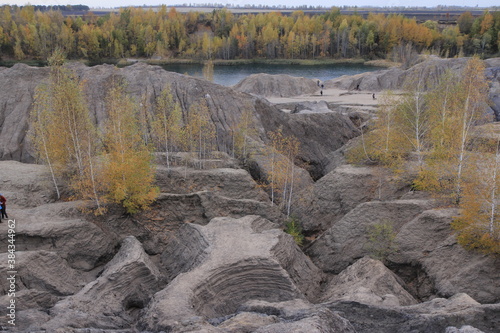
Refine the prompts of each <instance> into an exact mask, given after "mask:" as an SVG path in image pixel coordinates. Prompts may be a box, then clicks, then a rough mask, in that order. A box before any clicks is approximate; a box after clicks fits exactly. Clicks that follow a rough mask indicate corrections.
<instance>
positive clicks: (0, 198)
mask: <svg viewBox="0 0 500 333" xmlns="http://www.w3.org/2000/svg"><path fill="white" fill-rule="evenodd" d="M6 203H7V199H5V197H4V196H3V194H2V193H0V205H1V211H2V218H6V219H8V218H9V216H7V211H6Z"/></svg>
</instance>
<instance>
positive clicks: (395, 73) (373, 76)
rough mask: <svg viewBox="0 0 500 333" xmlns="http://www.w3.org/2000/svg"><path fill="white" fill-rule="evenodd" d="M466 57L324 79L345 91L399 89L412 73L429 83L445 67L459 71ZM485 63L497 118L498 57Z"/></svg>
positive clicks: (499, 113)
mask: <svg viewBox="0 0 500 333" xmlns="http://www.w3.org/2000/svg"><path fill="white" fill-rule="evenodd" d="M467 60H468V59H467V58H457V59H441V58H437V57H430V58H428V59H427V60H425V61H423V62H421V63H419V64H416V65H415V66H412V67H410V68H409V69H402V68H397V67H393V68H390V69H386V70H380V71H375V72H368V73H362V74H358V75H353V76H342V77H340V78H336V79H333V80H329V81H326V82H325V87H327V88H339V89H344V90H353V89H355V88H357V87H359V89H360V90H364V91H382V90H387V89H389V90H398V89H401V87H403V86H404V84H405V81H406V79H407V78H409V77H412V76H415V75H423V76H424V77H425V78H427V79H429V80H430V82H433V81H434V82H435V81H436V80H437V78H438V77H439V76H440V75H441V74H443V73H445V71H446V70H451V71H453V72H460V71H462V69H463V68H464V66H465V64H466V63H467ZM485 66H486V77H487V79H488V80H489V82H490V99H491V101H492V105H491V114H495V116H496V119H497V120H500V60H499V59H498V58H494V59H488V60H485Z"/></svg>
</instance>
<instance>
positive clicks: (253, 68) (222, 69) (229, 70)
mask: <svg viewBox="0 0 500 333" xmlns="http://www.w3.org/2000/svg"><path fill="white" fill-rule="evenodd" d="M162 67H163V68H164V69H165V70H167V71H171V72H177V73H181V74H188V75H191V76H195V77H203V71H202V69H203V66H202V65H199V64H169V65H164V66H162ZM380 69H381V68H380V67H375V66H366V65H362V64H334V65H268V64H246V65H233V66H214V82H215V83H218V84H221V85H224V86H233V85H235V84H236V83H238V82H240V81H241V80H243V79H244V78H245V77H247V76H249V75H251V74H258V73H267V74H287V75H291V76H296V77H305V78H309V79H318V80H321V81H327V80H331V79H333V78H336V77H339V76H342V75H355V74H359V73H363V72H372V71H376V70H380Z"/></svg>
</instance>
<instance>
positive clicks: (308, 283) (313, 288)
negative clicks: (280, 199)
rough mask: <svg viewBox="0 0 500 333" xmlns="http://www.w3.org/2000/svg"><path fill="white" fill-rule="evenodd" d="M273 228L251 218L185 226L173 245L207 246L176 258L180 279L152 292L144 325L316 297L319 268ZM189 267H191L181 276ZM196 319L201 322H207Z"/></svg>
mask: <svg viewBox="0 0 500 333" xmlns="http://www.w3.org/2000/svg"><path fill="white" fill-rule="evenodd" d="M186 228H188V229H187V230H186ZM274 228H275V226H273V225H272V224H269V222H266V221H265V220H262V219H261V218H258V217H252V216H248V217H244V218H241V219H238V220H235V219H231V218H216V219H213V220H212V221H211V222H210V223H209V224H208V225H206V226H205V227H202V226H196V225H192V224H191V225H186V226H185V228H183V230H181V231H180V232H179V233H178V237H185V238H184V239H176V240H175V244H179V243H185V242H186V240H188V241H190V242H192V243H195V244H196V243H198V244H204V245H203V246H202V247H200V248H198V249H197V250H195V251H190V252H191V254H186V255H183V256H182V257H181V258H182V259H184V260H186V261H185V262H184V263H183V262H177V263H176V267H177V268H176V269H170V270H169V271H170V273H169V276H170V277H173V276H176V278H174V279H173V281H172V282H170V283H169V285H168V287H167V288H165V289H164V290H162V291H160V292H158V293H157V294H156V295H155V296H154V298H153V300H152V301H151V303H150V305H149V306H148V308H147V309H146V310H145V313H146V315H145V316H143V317H142V319H141V324H140V325H141V327H142V328H143V329H147V330H153V331H160V330H166V331H169V330H174V331H176V330H179V329H180V327H179V322H181V321H182V319H183V318H186V317H187V318H189V317H196V316H202V317H205V318H209V319H210V318H218V317H223V316H227V315H229V314H232V313H234V312H236V310H237V309H238V307H239V306H241V305H242V304H243V303H245V302H246V301H248V300H252V299H259V300H265V301H269V302H276V301H287V300H292V299H295V298H303V297H308V298H310V299H314V298H315V296H316V293H317V291H318V290H319V282H320V280H321V273H320V271H319V270H318V269H317V268H316V267H315V266H314V265H313V264H312V262H311V261H310V260H309V259H308V258H307V257H306V256H304V255H303V254H302V253H301V251H300V250H299V249H298V248H297V247H296V245H294V242H293V240H292V238H291V237H290V236H288V235H285V234H283V233H282V232H281V231H279V230H277V229H274ZM174 253H175V252H174ZM169 254H170V255H171V254H172V251H169ZM162 257H163V258H166V259H168V258H169V257H170V256H169V255H167V254H163V255H162ZM177 258H179V257H177ZM181 258H179V259H181ZM182 259H181V260H182ZM168 262H171V260H169V261H168ZM186 268H189V271H187V272H185V273H184V274H181V275H179V274H180V273H183V272H184V271H185V270H186ZM198 321H199V322H198V324H199V325H202V326H203V323H202V321H203V320H202V319H200V320H198Z"/></svg>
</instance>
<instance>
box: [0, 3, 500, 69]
mask: <svg viewBox="0 0 500 333" xmlns="http://www.w3.org/2000/svg"><path fill="white" fill-rule="evenodd" d="M499 40H500V12H492V13H490V12H488V11H486V12H484V13H483V15H481V16H480V17H473V16H472V14H471V13H470V12H465V13H463V14H462V15H461V16H460V17H459V19H458V24H457V25H448V26H444V27H443V26H440V25H438V23H437V22H435V21H430V20H429V21H426V22H424V23H422V24H419V23H417V21H416V20H415V19H414V18H407V17H405V16H403V15H399V14H390V15H384V14H375V13H372V14H369V15H368V17H367V18H363V17H362V16H360V15H356V14H353V15H342V14H341V13H340V10H339V9H338V8H337V9H332V10H331V11H329V12H327V13H324V14H315V15H307V14H305V13H304V12H303V11H300V10H298V11H295V12H293V13H292V14H291V15H288V16H285V15H282V14H281V13H280V12H271V13H260V14H246V15H234V14H233V13H231V12H230V11H228V10H226V9H224V8H223V9H217V10H214V11H213V12H211V13H199V12H189V13H186V14H182V13H178V12H177V11H176V10H175V8H170V9H168V8H167V7H166V6H162V7H160V8H159V9H158V10H157V11H153V10H152V9H149V10H145V9H143V8H124V9H120V11H119V13H110V14H108V15H106V16H101V17H98V16H96V15H94V14H92V13H91V12H90V13H88V14H86V15H84V16H78V17H71V16H68V17H64V16H63V15H62V13H61V11H56V10H49V11H46V12H42V11H38V10H35V7H33V6H24V7H22V8H20V7H16V6H14V7H10V6H3V7H1V8H0V56H2V57H4V58H15V59H18V60H23V59H41V60H46V59H47V58H48V57H49V55H50V54H51V53H52V52H53V51H54V50H55V48H56V47H60V48H62V49H63V50H64V51H65V53H66V54H67V56H68V57H69V58H73V59H89V60H99V59H105V58H114V59H120V58H124V57H152V56H162V57H168V58H186V59H197V60H210V59H253V58H258V57H265V58H287V59H296V58H300V59H313V58H352V57H364V58H385V57H387V56H390V55H396V56H399V57H401V54H402V53H404V52H403V50H404V49H405V48H406V47H410V48H412V49H413V50H415V51H417V52H428V53H432V54H437V55H440V56H444V57H454V56H458V55H465V56H468V55H473V54H481V55H484V56H491V55H494V54H496V53H498V52H499V44H500V42H499ZM397 60H401V59H397Z"/></svg>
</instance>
